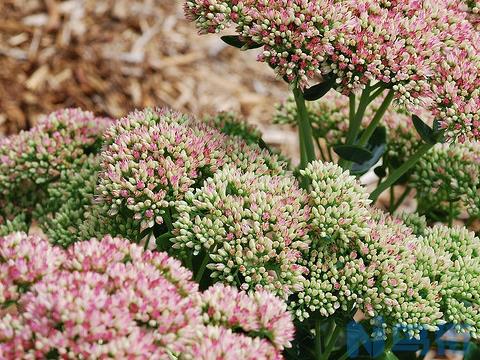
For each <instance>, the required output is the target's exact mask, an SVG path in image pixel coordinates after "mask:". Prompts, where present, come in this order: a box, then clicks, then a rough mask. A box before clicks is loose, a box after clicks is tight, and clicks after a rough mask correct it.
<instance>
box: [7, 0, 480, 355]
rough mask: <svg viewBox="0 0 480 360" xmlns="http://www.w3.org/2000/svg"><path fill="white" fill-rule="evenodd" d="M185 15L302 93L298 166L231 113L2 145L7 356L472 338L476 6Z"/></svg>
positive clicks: (215, 8) (451, 2) (172, 117)
mask: <svg viewBox="0 0 480 360" xmlns="http://www.w3.org/2000/svg"><path fill="white" fill-rule="evenodd" d="M185 12H186V15H187V18H188V19H189V20H191V21H192V22H194V23H195V25H196V26H197V29H198V30H199V32H200V33H202V34H206V33H220V32H223V31H231V32H233V34H232V35H225V36H223V37H222V39H223V40H224V41H225V42H226V43H227V44H229V45H232V46H234V47H237V48H240V49H242V50H249V49H254V48H261V49H260V50H258V60H259V61H260V62H264V63H266V64H268V65H269V66H270V67H271V68H272V69H273V70H274V71H275V73H276V74H277V75H278V76H279V77H281V78H283V79H284V80H285V81H286V82H287V83H288V84H289V87H290V89H291V91H292V96H293V97H292V98H291V99H290V100H287V102H286V103H285V104H284V105H282V106H281V107H280V109H279V111H278V113H277V116H276V118H275V121H277V122H283V123H288V124H292V125H297V127H298V131H299V144H300V148H299V153H300V160H301V161H300V164H299V167H298V168H297V169H294V171H291V170H290V168H289V166H288V161H285V158H284V157H282V155H281V154H277V153H276V152H275V151H272V150H271V149H269V148H268V146H267V145H266V144H265V143H264V142H263V140H262V137H261V134H260V133H259V132H258V131H257V130H255V129H253V128H251V127H250V126H248V125H247V124H246V123H242V122H241V121H237V119H236V117H235V115H233V114H219V115H212V116H211V117H209V118H206V119H203V120H198V119H195V118H193V117H190V116H185V115H183V114H180V113H176V112H174V111H172V110H169V109H161V108H153V109H144V110H136V111H134V112H132V113H130V114H129V115H127V116H126V117H124V118H122V119H119V120H115V121H114V120H111V119H105V118H98V117H95V116H94V115H93V114H91V113H88V112H83V111H81V110H78V109H75V110H72V109H67V110H61V111H58V112H55V113H53V114H50V115H48V116H47V117H45V118H44V119H43V120H41V121H40V122H39V123H38V125H36V126H35V127H34V128H32V129H31V130H29V131H27V132H23V133H20V134H18V135H14V136H11V137H8V138H5V139H2V140H1V141H0V180H1V181H0V270H1V271H0V314H1V315H2V316H1V319H0V358H2V359H3V358H6V359H18V358H32V359H35V358H39V359H43V358H49V359H51V358H53V359H58V358H75V359H78V358H98V359H108V358H115V359H118V358H135V359H137V358H138V359H169V360H171V359H173V360H183V359H185V360H190V359H205V360H207V359H208V360H209V359H228V360H230V359H232V360H234V359H240V358H245V359H252V360H253V359H275V360H278V359H284V358H285V359H307V360H309V359H315V360H328V359H340V360H345V359H348V358H350V357H351V356H352V355H353V353H354V352H355V351H357V350H359V349H358V347H359V346H361V345H362V344H363V343H365V342H367V343H369V344H370V345H371V342H372V341H373V342H374V344H377V343H379V342H380V343H382V344H383V347H382V349H381V351H380V353H377V354H373V353H372V354H370V355H372V357H375V358H379V357H380V358H382V359H387V360H392V359H398V357H397V350H398V349H397V347H396V345H397V343H398V342H402V341H409V340H412V339H416V340H417V341H422V340H423V339H425V337H426V338H436V337H438V333H436V334H434V332H437V331H441V329H443V328H444V326H446V324H449V325H452V326H453V329H454V330H455V331H457V332H463V333H465V334H468V335H469V336H471V337H472V338H474V339H477V338H478V323H479V321H480V318H479V306H480V305H479V294H478V277H479V274H478V268H479V261H480V260H479V259H480V257H479V256H480V250H479V249H480V247H479V246H480V242H479V240H478V238H477V237H476V236H475V234H474V233H472V232H470V231H468V230H467V229H466V228H465V227H452V226H451V225H452V224H453V220H455V219H458V218H460V216H461V214H460V213H462V214H463V213H466V214H468V217H469V218H470V220H471V219H473V221H472V223H471V224H470V223H469V224H467V225H472V226H473V222H474V221H475V219H476V217H478V206H479V204H478V201H477V198H478V189H477V188H478V186H477V185H478V184H477V180H478V174H477V172H478V156H477V150H478V149H477V145H478V143H477V141H478V140H480V132H479V125H480V118H479V116H480V113H479V106H480V102H479V90H478V89H479V85H480V82H479V76H478V68H479V62H478V61H479V56H478V54H479V53H478V50H479V49H478V43H479V42H478V40H479V35H478V22H477V21H476V15H477V12H478V11H477V10H476V4H473V3H471V2H463V1H460V0H440V1H433V0H427V1H422V2H419V1H416V0H406V1H398V0H392V1H369V0H361V1H351V0H325V1H315V2H312V1H307V0H280V1H252V0H235V1H231V0H187V1H186V2H185ZM327 93H328V94H327ZM316 100H320V101H319V102H314V101H316ZM317 153H318V154H319V158H317ZM334 153H336V154H337V155H336V156H335V155H334ZM335 162H338V163H335ZM371 169H374V170H375V173H376V175H377V176H378V177H379V181H378V186H377V187H376V189H374V190H373V192H371V193H370V192H369V191H368V188H367V187H365V186H364V185H363V184H362V183H361V182H360V180H359V179H358V178H359V177H360V176H361V175H363V174H365V173H367V172H368V171H370V170H371ZM400 186H401V187H403V188H404V189H405V190H404V191H405V192H404V193H403V195H402V196H401V197H400V198H399V199H395V196H394V195H395V188H396V187H397V188H398V187H400ZM387 189H389V190H390V193H391V199H390V206H389V212H390V214H389V213H386V212H384V211H382V210H380V209H379V208H376V207H375V203H376V200H377V199H378V197H379V196H380V194H382V193H383V191H385V190H387ZM412 189H415V190H416V191H415V197H416V199H417V203H418V208H417V212H414V213H405V212H404V213H401V214H400V215H398V216H397V215H395V214H394V213H395V212H396V210H397V209H398V208H399V206H400V205H401V204H402V202H403V200H404V199H405V198H406V197H408V194H409V192H410V191H411V190H412ZM445 214H446V216H445ZM434 221H437V222H444V224H436V225H435V226H433V227H431V225H432V223H433V222H434ZM469 222H470V221H469ZM447 225H450V226H447ZM19 231H20V232H19ZM352 324H353V326H354V327H358V326H361V327H362V329H364V332H365V333H364V335H365V336H363V337H361V338H360V339H357V340H358V341H356V344H355V346H353V345H352V344H351V343H350V340H349V339H350V336H351V335H352V334H351V332H350V331H351V329H352ZM434 346H435V345H434ZM365 347H366V348H367V349H369V347H368V344H365ZM424 350H425V349H424ZM411 356H413V358H416V354H411Z"/></svg>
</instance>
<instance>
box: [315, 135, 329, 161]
mask: <svg viewBox="0 0 480 360" xmlns="http://www.w3.org/2000/svg"><path fill="white" fill-rule="evenodd" d="M315 143H316V144H317V147H318V150H319V151H320V157H321V159H322V161H327V157H326V156H325V153H324V152H323V148H322V144H321V143H320V140H319V139H318V138H317V137H316V138H315Z"/></svg>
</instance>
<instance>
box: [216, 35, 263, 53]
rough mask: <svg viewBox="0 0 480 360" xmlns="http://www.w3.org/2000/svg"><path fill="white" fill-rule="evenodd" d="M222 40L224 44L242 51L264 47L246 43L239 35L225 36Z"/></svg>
mask: <svg viewBox="0 0 480 360" xmlns="http://www.w3.org/2000/svg"><path fill="white" fill-rule="evenodd" d="M220 39H222V41H223V42H224V43H226V44H228V45H230V46H233V47H235V48H237V49H241V50H250V49H257V48H259V47H261V46H262V45H260V44H257V43H252V42H250V43H248V42H245V41H243V40H242V38H241V37H240V36H238V35H225V36H222V37H221V38H220Z"/></svg>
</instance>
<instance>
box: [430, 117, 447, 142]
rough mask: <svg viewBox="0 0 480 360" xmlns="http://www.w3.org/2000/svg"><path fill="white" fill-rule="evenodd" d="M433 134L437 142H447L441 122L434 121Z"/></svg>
mask: <svg viewBox="0 0 480 360" xmlns="http://www.w3.org/2000/svg"><path fill="white" fill-rule="evenodd" d="M433 134H434V136H435V140H436V141H437V142H439V143H444V142H445V130H444V129H441V128H440V121H439V120H434V121H433Z"/></svg>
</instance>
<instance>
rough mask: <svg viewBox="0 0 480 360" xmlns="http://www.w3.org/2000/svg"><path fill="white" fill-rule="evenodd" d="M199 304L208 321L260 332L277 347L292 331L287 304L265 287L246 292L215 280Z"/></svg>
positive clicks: (287, 345) (282, 344)
mask: <svg viewBox="0 0 480 360" xmlns="http://www.w3.org/2000/svg"><path fill="white" fill-rule="evenodd" d="M202 306H203V308H204V318H205V320H206V322H207V323H210V324H214V325H223V326H227V327H233V328H235V329H241V330H242V331H243V332H245V333H251V332H253V333H260V334H262V336H263V337H265V338H267V339H269V340H270V341H271V342H272V344H273V345H274V346H275V347H276V348H277V349H280V350H281V349H283V348H284V347H289V346H290V340H291V339H293V335H294V333H295V328H294V327H293V323H292V318H291V316H290V314H289V313H288V312H287V305H286V304H285V303H284V302H283V301H282V300H280V299H279V298H277V297H275V296H274V295H273V294H271V293H269V292H267V291H264V290H260V291H257V292H254V293H252V294H251V295H247V294H246V293H245V292H243V291H238V290H237V289H236V288H232V287H229V286H225V285H223V284H220V283H217V284H216V285H214V286H212V287H211V288H209V289H208V290H206V291H205V292H204V293H203V294H202Z"/></svg>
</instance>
